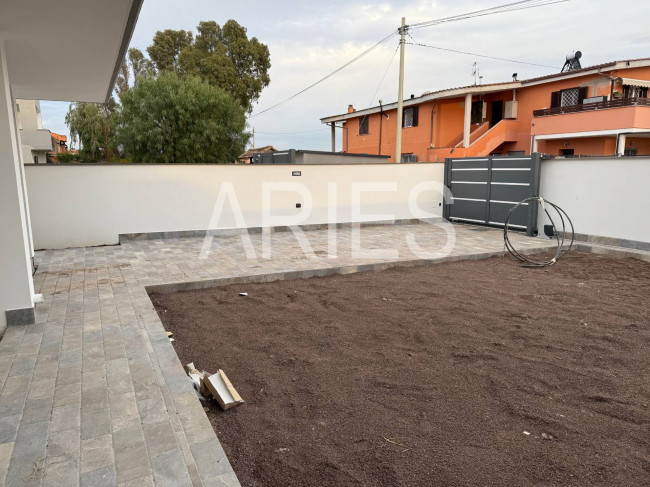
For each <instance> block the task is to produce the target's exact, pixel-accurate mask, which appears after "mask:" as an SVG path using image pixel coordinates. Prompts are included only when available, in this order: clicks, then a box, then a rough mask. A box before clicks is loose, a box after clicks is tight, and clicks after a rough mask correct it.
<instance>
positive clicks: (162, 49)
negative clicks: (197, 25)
mask: <svg viewBox="0 0 650 487" xmlns="http://www.w3.org/2000/svg"><path fill="white" fill-rule="evenodd" d="M191 45H192V33H191V32H189V31H187V30H172V29H166V30H163V31H158V32H156V35H155V36H153V44H152V45H150V46H149V47H147V52H148V53H149V57H150V58H151V61H153V63H154V65H155V66H156V69H158V71H160V72H162V71H177V72H178V71H179V70H180V66H179V64H178V58H179V56H180V53H181V51H182V50H183V49H185V48H187V47H189V46H191Z"/></svg>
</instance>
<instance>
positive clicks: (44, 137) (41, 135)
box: [20, 129, 54, 151]
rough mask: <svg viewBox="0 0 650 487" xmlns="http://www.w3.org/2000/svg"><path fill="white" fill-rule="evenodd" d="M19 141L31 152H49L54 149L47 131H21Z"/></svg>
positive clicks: (50, 135)
mask: <svg viewBox="0 0 650 487" xmlns="http://www.w3.org/2000/svg"><path fill="white" fill-rule="evenodd" d="M20 139H21V142H22V144H23V145H26V146H29V147H31V148H32V150H43V151H51V150H52V149H53V148H54V146H53V145H52V134H50V131H49V130H22V129H21V131H20Z"/></svg>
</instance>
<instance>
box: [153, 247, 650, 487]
mask: <svg viewBox="0 0 650 487" xmlns="http://www.w3.org/2000/svg"><path fill="white" fill-rule="evenodd" d="M241 291H246V292H248V294H249V295H248V296H247V297H239V296H238V293H239V292H241ZM152 299H153V301H154V303H155V305H156V308H157V310H158V313H159V315H160V316H161V318H162V321H163V323H164V325H165V327H166V328H167V329H168V330H171V331H173V332H174V335H175V341H174V343H173V345H174V347H175V348H176V351H177V353H178V355H179V357H180V359H181V360H182V361H183V363H187V362H190V361H193V362H194V363H195V364H196V365H197V366H198V368H200V369H204V370H207V371H210V372H215V371H216V370H217V369H218V368H222V369H224V371H225V372H226V373H227V374H228V377H229V378H230V380H231V381H232V383H233V385H234V386H235V387H236V388H237V390H238V391H239V392H240V394H241V395H242V397H243V398H244V400H245V401H246V403H245V404H243V405H241V406H238V407H236V408H234V409H231V410H229V411H225V412H223V411H221V410H220V409H219V408H218V406H216V405H215V404H212V405H210V410H209V412H208V416H209V418H210V421H211V422H212V425H213V427H214V429H215V431H216V432H217V435H218V436H219V439H220V440H221V443H222V444H223V446H224V449H225V450H226V453H227V454H228V457H229V459H230V461H231V463H232V465H233V468H234V470H235V472H236V473H237V475H238V477H239V479H240V481H241V483H242V485H243V486H244V487H257V486H265V487H269V486H282V487H288V486H310V487H313V486H355V485H360V486H418V487H420V486H479V485H480V486H488V485H489V486H531V485H535V486H643V485H650V407H649V405H650V377H649V373H650V347H649V345H650V264H648V263H645V262H641V261H638V260H632V259H620V260H619V259H611V258H605V257H600V256H595V255H590V254H580V253H575V252H574V253H571V254H569V255H568V256H567V257H565V258H564V259H563V260H561V261H560V262H558V264H556V265H555V266H553V267H550V268H545V269H528V268H522V267H520V266H519V265H518V263H516V262H515V261H514V260H513V259H510V258H506V259H502V258H492V259H488V260H483V261H464V262H456V263H449V264H441V265H437V266H431V267H416V268H400V269H394V270H388V271H384V272H378V273H360V274H350V275H344V276H331V277H324V278H311V279H308V280H293V281H280V282H274V283H267V284H246V285H235V286H229V287H223V288H215V289H209V290H200V291H190V292H183V293H173V294H154V295H152Z"/></svg>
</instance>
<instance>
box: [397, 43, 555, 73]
mask: <svg viewBox="0 0 650 487" xmlns="http://www.w3.org/2000/svg"><path fill="white" fill-rule="evenodd" d="M409 37H411V36H409ZM411 39H413V38H412V37H411ZM413 41H414V42H407V43H406V44H408V45H410V46H420V47H429V48H431V49H437V50H439V51H448V52H454V53H456V54H466V55H468V56H475V57H483V58H487V59H496V60H497V61H506V62H509V63H517V64H528V65H529V66H539V67H542V68H553V69H561V68H559V67H558V66H550V65H548V64H538V63H529V62H527V61H517V60H515V59H507V58H503V57H497V56H488V55H487V54H476V53H475V52H467V51H459V50H456V49H449V48H447V47H438V46H430V45H428V44H422V43H419V42H415V39H413Z"/></svg>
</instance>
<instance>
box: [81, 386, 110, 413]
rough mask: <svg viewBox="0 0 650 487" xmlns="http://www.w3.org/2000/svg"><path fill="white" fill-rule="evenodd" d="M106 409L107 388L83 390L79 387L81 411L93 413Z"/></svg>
mask: <svg viewBox="0 0 650 487" xmlns="http://www.w3.org/2000/svg"><path fill="white" fill-rule="evenodd" d="M106 407H108V387H106V386H100V387H95V388H92V389H86V390H84V388H83V385H82V387H81V409H83V410H85V411H93V410H96V409H103V408H106Z"/></svg>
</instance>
